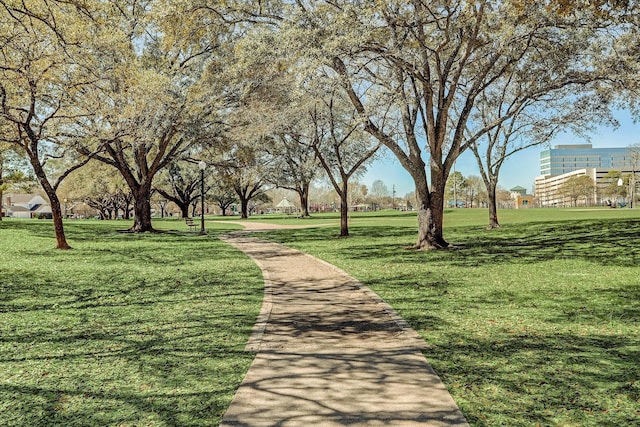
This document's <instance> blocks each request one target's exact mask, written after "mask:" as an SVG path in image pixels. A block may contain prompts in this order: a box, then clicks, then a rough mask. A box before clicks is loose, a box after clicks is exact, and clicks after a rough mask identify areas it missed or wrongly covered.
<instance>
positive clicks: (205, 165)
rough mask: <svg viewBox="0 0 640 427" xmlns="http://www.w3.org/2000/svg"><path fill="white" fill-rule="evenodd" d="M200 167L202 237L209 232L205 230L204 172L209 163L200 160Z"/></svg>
mask: <svg viewBox="0 0 640 427" xmlns="http://www.w3.org/2000/svg"><path fill="white" fill-rule="evenodd" d="M198 167H199V168H200V235H205V234H207V231H206V230H205V229H204V170H205V169H206V168H207V163H206V162H205V161H204V160H200V162H199V163H198Z"/></svg>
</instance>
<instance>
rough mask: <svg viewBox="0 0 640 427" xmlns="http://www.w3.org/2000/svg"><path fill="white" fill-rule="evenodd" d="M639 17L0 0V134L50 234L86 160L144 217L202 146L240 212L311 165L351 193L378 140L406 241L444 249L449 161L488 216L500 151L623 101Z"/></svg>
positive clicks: (598, 10) (512, 5)
mask: <svg viewBox="0 0 640 427" xmlns="http://www.w3.org/2000/svg"><path fill="white" fill-rule="evenodd" d="M637 30H638V21H637V13H635V10H634V9H633V7H630V6H629V5H628V4H627V2H608V1H602V2H589V3H588V4H587V5H585V4H584V2H574V1H563V2H544V3H542V4H540V3H539V2H529V1H517V2H515V1H499V2H495V1H488V0H487V1H484V0H480V1H477V2H453V3H452V2H449V1H439V0H437V1H430V2H411V1H397V2H355V1H343V2H328V3H322V4H316V3H313V2H312V3H306V2H288V1H277V0H276V1H269V2H264V1H252V0H249V1H246V0H238V1H236V0H230V1H209V0H206V1H205V0H193V1H189V2H185V1H181V0H163V1H135V2H131V1H127V0H104V1H99V2H97V1H96V2H84V1H82V2H80V1H69V0H50V1H46V2H45V1H41V0H20V1H15V0H0V54H1V55H2V61H3V62H2V64H1V65H0V142H3V143H5V144H8V147H10V149H11V150H14V151H16V152H19V153H20V154H21V155H22V156H24V157H25V158H26V159H28V162H29V164H30V167H31V170H32V173H33V175H34V176H35V178H36V180H37V181H38V183H39V185H40V186H41V188H42V189H43V191H44V192H45V193H46V195H47V196H48V198H49V199H50V201H51V207H52V212H53V224H54V230H55V233H56V238H57V247H58V248H68V247H69V245H68V244H67V242H66V238H65V235H64V224H63V222H62V210H61V203H60V198H59V196H58V193H59V191H60V190H61V188H62V185H63V182H65V181H66V180H67V179H68V178H70V177H71V176H74V175H75V174H85V175H86V174H90V173H91V172H87V171H88V170H91V169H90V168H93V170H98V171H99V172H100V175H99V176H110V175H116V174H117V175H118V176H119V179H121V180H122V181H123V182H124V186H126V191H127V192H129V193H130V194H131V197H132V210H133V221H134V223H133V225H132V227H131V231H135V232H144V231H152V230H153V227H152V223H151V195H152V194H153V193H154V192H156V191H159V190H160V189H163V190H167V189H170V190H171V191H167V192H166V195H165V196H166V197H168V196H171V197H175V199H176V203H182V202H184V201H185V198H184V197H183V196H182V195H180V194H178V192H177V191H176V189H173V188H172V187H170V186H169V187H168V186H166V185H161V184H160V181H161V180H171V179H173V178H172V177H176V179H175V180H174V182H178V181H179V179H177V177H178V176H179V177H180V179H181V180H182V181H183V183H182V184H180V187H182V186H183V184H184V186H186V184H187V182H188V181H189V180H191V178H190V177H189V175H190V174H193V173H195V174H196V176H195V178H194V179H195V180H196V181H197V180H198V176H197V174H198V173H199V171H198V168H197V165H198V163H199V162H201V161H204V162H205V166H206V168H207V173H208V174H209V175H210V176H213V175H214V174H215V176H217V177H218V178H217V179H216V180H214V182H215V183H218V182H222V183H224V184H225V186H227V187H229V188H232V189H233V192H234V194H235V195H236V197H237V198H238V199H239V201H240V204H241V206H242V208H241V209H242V214H243V215H246V214H247V212H246V210H247V209H248V206H249V202H250V201H251V200H252V199H255V198H257V197H261V194H263V192H264V188H265V186H268V185H276V186H279V187H282V188H289V189H290V190H291V191H294V192H296V193H297V194H298V195H299V196H300V203H301V205H302V207H303V211H304V212H305V213H306V206H307V204H308V192H309V186H310V185H311V182H313V181H314V180H315V179H317V178H318V177H319V176H324V179H326V180H327V181H328V182H329V183H330V185H331V186H332V187H333V189H334V190H335V191H336V193H337V194H338V195H339V198H340V204H341V205H342V206H347V204H348V191H349V182H350V181H351V180H353V179H356V178H357V176H358V174H359V173H361V172H362V170H363V167H365V166H366V164H367V162H369V161H370V160H371V159H372V158H373V156H375V155H377V154H378V153H380V150H381V149H382V147H384V148H385V149H386V150H387V151H388V152H390V153H391V154H392V155H393V156H394V157H395V158H397V160H398V162H399V164H400V165H401V166H402V167H403V168H404V169H405V170H406V171H407V172H408V173H409V175H410V176H411V177H412V179H413V181H414V184H415V200H416V209H417V211H418V233H417V234H418V237H417V241H416V245H415V246H416V248H420V249H438V248H446V247H447V246H448V242H447V241H446V239H445V238H444V236H443V229H442V221H443V213H444V206H445V202H446V200H445V199H446V195H445V192H446V185H447V182H448V181H449V177H450V174H451V172H452V169H453V166H454V164H455V161H456V159H457V158H458V156H459V155H460V154H461V153H463V152H465V151H467V150H470V151H472V152H473V153H474V155H475V156H476V159H477V161H478V165H479V166H480V177H481V178H482V180H483V182H484V183H485V187H486V191H487V196H488V205H489V212H490V218H489V225H490V226H491V227H497V226H499V222H498V216H497V197H496V192H497V182H498V176H499V172H500V168H501V166H502V164H503V162H504V161H505V159H506V158H508V157H509V156H510V155H511V154H513V153H515V152H517V151H520V150H523V149H526V148H527V147H530V146H533V145H536V144H542V143H545V142H547V141H549V140H550V139H551V138H552V137H554V136H555V135H557V134H558V133H559V132H562V131H567V130H572V131H573V132H575V133H577V134H585V133H588V132H589V131H590V130H591V129H592V128H593V127H594V126H596V125H598V124H600V123H607V122H611V121H612V119H611V115H610V109H611V108H612V106H615V107H620V106H623V104H625V103H626V105H630V106H633V105H632V104H634V103H635V102H636V100H637V99H636V97H635V95H634V94H635V93H636V88H637V86H638V82H639V81H640V79H639V78H638V75H639V74H638V63H639V62H638V61H637V58H638V54H639V52H638V49H639V47H638V46H640V43H639V42H638V41H639V40H638V37H639V36H638V34H640V32H638V31H637ZM6 147H7V145H3V146H2V147H0V151H2V152H5V151H6V150H9V148H6ZM96 164H98V165H100V166H95V165H96ZM102 167H107V168H108V171H107V172H104V170H103V169H102ZM0 185H2V182H1V181H0ZM341 211H342V212H343V215H342V216H341V234H342V235H348V224H347V216H346V209H341Z"/></svg>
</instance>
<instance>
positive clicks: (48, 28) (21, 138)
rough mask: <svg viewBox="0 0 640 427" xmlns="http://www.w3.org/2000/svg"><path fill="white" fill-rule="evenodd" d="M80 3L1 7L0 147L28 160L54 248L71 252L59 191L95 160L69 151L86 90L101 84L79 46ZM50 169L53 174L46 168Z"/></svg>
mask: <svg viewBox="0 0 640 427" xmlns="http://www.w3.org/2000/svg"><path fill="white" fill-rule="evenodd" d="M83 17H84V15H83V10H82V8H81V6H80V4H78V5H75V4H70V3H69V2H62V1H52V2H41V1H29V0H25V1H20V2H18V1H4V0H3V1H0V55H1V56H2V61H1V62H0V122H2V123H3V126H2V127H3V132H2V133H1V134H0V141H3V142H7V143H10V144H12V145H13V147H14V148H15V149H17V150H20V151H21V152H23V153H25V154H26V156H27V157H28V159H29V162H30V164H31V166H32V168H33V171H34V174H35V176H36V178H37V179H38V182H39V183H40V185H41V186H42V189H43V190H44V192H45V193H46V195H47V197H48V198H49V202H50V205H51V211H52V215H53V228H54V231H55V236H56V248H57V249H70V248H71V246H70V245H69V244H68V243H67V240H66V236H65V232H64V225H63V221H62V209H61V207H60V200H59V198H58V196H57V194H56V191H57V189H58V187H59V185H60V183H61V182H62V181H63V180H64V179H65V178H66V177H67V176H68V175H69V174H70V173H71V172H73V171H74V170H76V169H78V168H80V167H81V166H83V165H84V164H86V163H87V162H88V161H89V158H90V157H91V155H93V154H94V153H93V152H91V151H88V152H87V154H88V157H83V158H80V157H79V156H77V155H76V153H75V152H74V150H73V149H74V147H75V145H76V144H77V143H78V138H79V137H80V135H79V134H78V133H76V132H75V127H76V123H77V121H78V120H80V119H82V118H83V117H86V116H87V115H89V114H90V112H88V111H87V110H85V109H82V108H81V107H79V105H80V104H81V102H80V101H81V99H82V98H83V92H84V90H85V89H86V88H87V87H88V86H90V85H93V84H94V83H95V81H96V80H98V79H99V78H98V77H96V75H94V74H93V73H92V72H91V70H92V68H93V65H92V62H91V61H92V58H91V56H90V55H89V52H88V51H87V49H86V47H85V45H84V43H83V41H84V37H85V33H86V32H87V31H86V30H87V26H86V25H87V21H88V20H86V19H84V18H83ZM54 164H55V167H51V166H53V165H54Z"/></svg>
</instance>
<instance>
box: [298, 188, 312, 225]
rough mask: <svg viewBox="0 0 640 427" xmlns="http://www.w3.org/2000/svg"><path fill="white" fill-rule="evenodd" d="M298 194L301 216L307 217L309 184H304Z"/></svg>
mask: <svg viewBox="0 0 640 427" xmlns="http://www.w3.org/2000/svg"><path fill="white" fill-rule="evenodd" d="M298 195H299V196H300V211H301V212H300V213H301V215H302V217H303V218H306V217H309V216H311V215H309V184H306V185H304V186H303V187H302V188H301V189H300V191H298Z"/></svg>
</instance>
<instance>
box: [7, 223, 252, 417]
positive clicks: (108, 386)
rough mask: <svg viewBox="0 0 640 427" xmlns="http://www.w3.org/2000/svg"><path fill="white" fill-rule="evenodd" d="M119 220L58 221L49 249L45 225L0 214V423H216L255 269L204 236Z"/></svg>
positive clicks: (226, 398) (237, 372) (238, 362)
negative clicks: (136, 227) (59, 234)
mask: <svg viewBox="0 0 640 427" xmlns="http://www.w3.org/2000/svg"><path fill="white" fill-rule="evenodd" d="M154 224H155V223H154ZM129 225H130V224H128V223H127V224H125V223H124V222H98V221H77V222H74V221H72V222H69V223H67V226H66V231H67V238H68V240H69V242H70V244H71V245H72V246H73V247H74V249H73V250H72V251H57V250H54V249H53V247H54V246H55V241H54V238H53V229H52V225H51V223H50V222H49V221H38V220H10V219H7V220H3V221H2V222H0V241H1V242H2V260H1V262H0V277H1V279H0V425H2V426H43V427H44V426H212V425H217V424H218V422H219V419H220V417H221V416H222V414H223V413H224V411H225V410H226V408H227V407H228V405H229V403H230V401H231V398H232V397H233V394H234V392H235V389H236V388H237V386H238V384H239V383H240V381H241V380H242V378H243V376H244V374H245V373H246V370H247V369H248V366H249V364H250V363H251V361H252V359H253V355H252V354H251V353H245V352H244V351H243V349H244V345H245V343H246V341H247V338H248V336H249V334H250V331H251V328H252V326H253V324H254V322H255V320H256V318H257V314H258V312H259V309H260V305H261V301H262V293H263V281H262V277H261V274H260V270H259V269H258V267H257V266H256V265H255V264H253V263H252V262H251V261H250V260H249V259H248V258H246V257H245V256H244V255H242V254H240V253H239V252H237V251H236V250H234V249H232V248H231V247H229V246H227V245H225V244H223V243H222V242H221V241H219V240H218V239H217V238H215V234H216V231H215V230H214V231H213V232H211V231H210V235H209V236H204V237H202V236H198V235H196V234H195V233H184V232H182V233H177V232H171V233H161V234H151V235H150V234H147V235H132V234H125V233H119V232H117V229H118V228H126V227H128V226H129ZM155 225H156V226H157V227H159V228H163V227H164V228H181V229H182V230H183V231H184V230H186V229H187V227H186V225H185V224H184V221H174V222H166V223H162V222H158V223H157V224H155ZM227 228H229V227H227Z"/></svg>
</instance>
